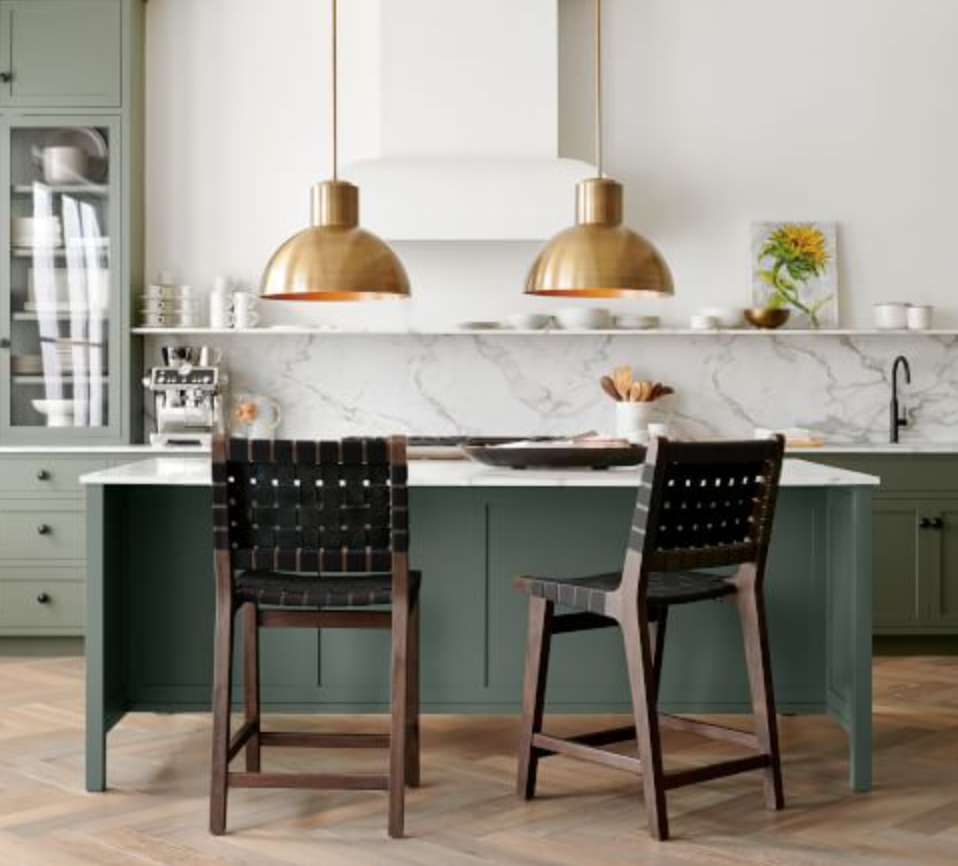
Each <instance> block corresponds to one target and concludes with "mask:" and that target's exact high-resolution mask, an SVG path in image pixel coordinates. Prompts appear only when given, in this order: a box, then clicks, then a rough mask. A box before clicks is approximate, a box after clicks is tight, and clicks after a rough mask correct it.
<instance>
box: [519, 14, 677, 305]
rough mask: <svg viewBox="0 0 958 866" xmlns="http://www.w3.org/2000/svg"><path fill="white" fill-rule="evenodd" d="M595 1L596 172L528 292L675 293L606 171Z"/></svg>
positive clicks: (537, 266) (542, 256) (535, 268)
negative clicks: (626, 221)
mask: <svg viewBox="0 0 958 866" xmlns="http://www.w3.org/2000/svg"><path fill="white" fill-rule="evenodd" d="M594 2H595V151H596V167H597V169H598V177H594V178H591V179H589V180H584V181H582V182H581V183H580V184H579V185H578V186H577V187H576V224H575V225H574V226H573V227H572V228H569V229H566V230H565V231H562V232H560V233H559V234H558V235H556V236H555V237H554V238H552V240H550V241H549V242H548V243H547V244H546V246H545V247H544V248H543V250H542V251H541V252H540V253H539V256H538V257H537V258H536V261H535V262H534V264H533V265H532V269H531V270H530V271H529V276H528V277H527V278H526V289H525V291H526V294H528V295H546V296H551V297H563V298H627V297H632V296H636V295H647V294H654V295H671V294H673V293H674V291H675V290H674V286H673V283H672V274H671V272H670V271H669V266H668V265H667V264H666V262H665V259H664V258H662V255H661V254H660V253H659V251H658V250H657V249H656V248H655V247H654V246H653V245H652V244H651V243H650V242H649V241H647V240H646V239H645V238H643V237H642V236H641V235H638V234H636V233H635V232H633V231H631V230H630V229H628V228H626V227H625V226H623V225H622V184H620V183H618V182H617V181H615V180H612V178H609V177H606V176H605V175H604V174H603V171H602V0H594Z"/></svg>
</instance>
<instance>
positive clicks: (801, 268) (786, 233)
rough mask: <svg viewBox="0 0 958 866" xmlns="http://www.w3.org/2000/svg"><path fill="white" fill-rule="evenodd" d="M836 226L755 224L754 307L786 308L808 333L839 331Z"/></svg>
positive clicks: (753, 260) (786, 223) (753, 248)
mask: <svg viewBox="0 0 958 866" xmlns="http://www.w3.org/2000/svg"><path fill="white" fill-rule="evenodd" d="M837 228H838V227H837V226H836V224H835V223H798V222H781V223H756V224H755V225H754V226H753V228H752V295H753V300H754V302H755V303H756V304H757V305H760V306H767V307H787V308H789V309H790V310H792V312H793V314H798V315H800V316H801V317H803V318H804V319H805V321H806V322H807V324H808V326H809V327H811V328H835V327H837V326H838V268H837V261H836V258H837V235H838V230H837Z"/></svg>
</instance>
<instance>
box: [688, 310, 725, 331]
mask: <svg viewBox="0 0 958 866" xmlns="http://www.w3.org/2000/svg"><path fill="white" fill-rule="evenodd" d="M718 326H719V321H718V319H716V318H715V316H705V315H703V314H702V313H698V314H696V315H694V316H692V318H691V319H689V327H690V328H691V329H692V330H693V331H715V330H717V329H718Z"/></svg>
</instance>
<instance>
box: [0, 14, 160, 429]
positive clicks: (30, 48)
mask: <svg viewBox="0 0 958 866" xmlns="http://www.w3.org/2000/svg"><path fill="white" fill-rule="evenodd" d="M143 35H144V12H143V3H142V0H0V79H2V80H0V444H3V445H7V444H19V445H46V446H55V447H61V446H65V445H119V444H126V443H128V442H134V441H137V438H138V436H139V432H140V428H141V426H142V418H141V416H142V395H141V390H142V389H141V386H140V383H139V375H138V369H139V366H140V365H139V362H138V361H137V360H136V358H135V355H136V353H135V352H134V351H133V349H132V345H131V339H132V338H131V336H130V321H131V315H132V311H131V306H132V299H133V297H134V296H135V295H136V294H137V287H138V286H139V285H141V280H142V277H141V275H142V271H143V262H142V253H143V220H142V185H143V176H142V140H143Z"/></svg>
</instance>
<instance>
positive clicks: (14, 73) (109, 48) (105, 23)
mask: <svg viewBox="0 0 958 866" xmlns="http://www.w3.org/2000/svg"><path fill="white" fill-rule="evenodd" d="M122 15H123V7H122V3H121V0H0V77H2V80H0V85H2V86H0V107H7V108H47V107H54V108H65V107H73V108H119V107H120V105H121V101H122V70H123V40H122V24H123V22H122Z"/></svg>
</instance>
